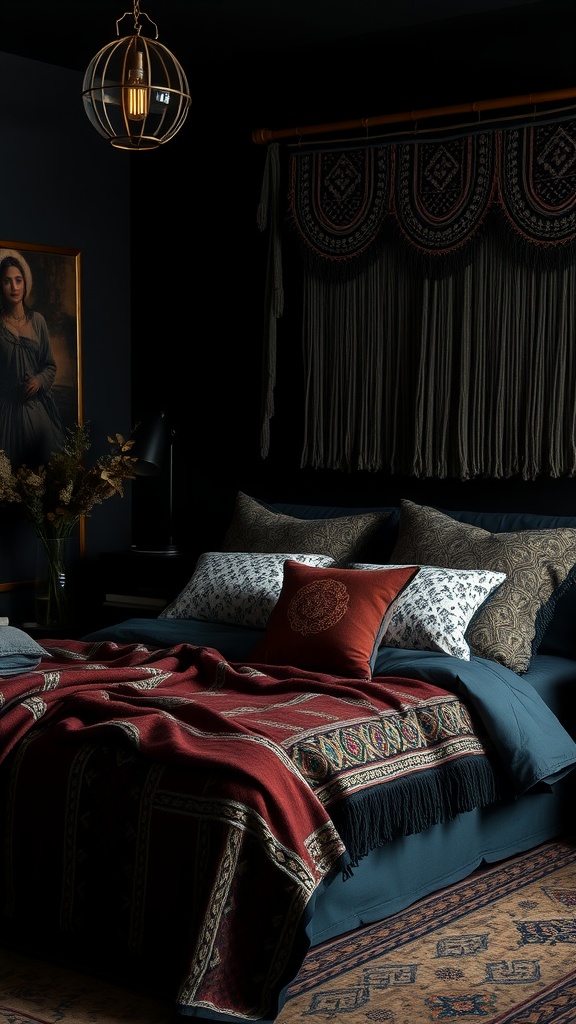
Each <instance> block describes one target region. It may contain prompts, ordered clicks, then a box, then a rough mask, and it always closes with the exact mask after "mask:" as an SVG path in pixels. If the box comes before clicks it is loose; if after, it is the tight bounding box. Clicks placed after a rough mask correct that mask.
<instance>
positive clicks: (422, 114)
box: [252, 88, 576, 145]
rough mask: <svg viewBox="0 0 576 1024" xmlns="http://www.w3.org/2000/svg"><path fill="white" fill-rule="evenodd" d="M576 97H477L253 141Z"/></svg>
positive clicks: (264, 133)
mask: <svg viewBox="0 0 576 1024" xmlns="http://www.w3.org/2000/svg"><path fill="white" fill-rule="evenodd" d="M575 98H576V88H573V89H556V90H553V91H551V92H534V93H529V94H528V95H526V96H505V97H502V98H501V99H496V100H478V101H476V102H474V103H456V104H454V105H453V106H451V107H429V108H428V109H425V110H407V111H405V112H404V113H401V114H382V115H381V116H380V117H361V118H357V119H356V120H354V121H334V122H332V123H331V124H330V123H329V124H309V125H305V126H304V128H278V129H277V130H274V131H270V130H269V129H267V128H256V129H255V130H254V131H253V132H252V141H253V142H255V143H256V144H257V145H261V144H262V143H266V142H275V141H276V140H277V139H298V138H301V137H302V136H304V135H328V134H330V133H331V132H346V131H352V130H353V129H355V128H372V127H374V126H376V125H381V124H399V123H401V122H406V121H426V120H429V119H430V118H433V117H450V116H451V115H452V114H474V113H480V112H481V111H483V110H502V109H503V108H506V107H524V106H529V105H531V104H536V103H554V102H556V100H569V99H575Z"/></svg>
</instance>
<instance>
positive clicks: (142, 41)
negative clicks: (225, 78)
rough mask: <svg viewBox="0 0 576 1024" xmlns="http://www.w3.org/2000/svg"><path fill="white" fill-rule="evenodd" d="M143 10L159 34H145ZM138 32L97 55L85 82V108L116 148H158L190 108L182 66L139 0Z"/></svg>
mask: <svg viewBox="0 0 576 1024" xmlns="http://www.w3.org/2000/svg"><path fill="white" fill-rule="evenodd" d="M141 14H142V16H143V17H145V18H147V19H148V21H149V22H150V24H151V25H153V26H154V30H155V36H154V39H150V38H148V37H147V36H143V35H142V26H141V24H140V17H141ZM133 15H134V33H133V34H132V35H129V36H123V37H122V38H120V30H119V25H120V22H121V21H123V20H124V18H126V17H130V12H129V11H126V13H125V14H123V15H122V17H121V18H119V19H118V21H117V22H116V35H117V36H118V39H116V40H114V41H113V42H111V43H108V45H107V46H104V47H103V48H102V49H101V50H100V51H99V52H98V53H97V54H96V56H95V57H93V58H92V60H91V61H90V64H89V65H88V67H87V69H86V73H85V75H84V81H83V83H82V99H83V101H84V109H85V111H86V113H87V115H88V117H89V119H90V121H91V123H92V124H93V125H94V127H95V129H96V131H98V132H100V135H103V136H104V138H106V139H108V141H109V142H110V144H111V145H112V146H115V147H116V149H129V150H140V149H156V148H157V147H158V146H161V145H162V143H164V142H168V140H169V139H171V138H172V137H173V136H174V135H175V134H176V132H177V131H179V130H180V128H181V127H182V125H183V124H184V121H185V120H186V116H187V114H188V110H189V107H190V103H191V99H190V90H189V88H188V82H187V80H186V75H185V74H184V71H183V70H182V67H181V66H180V64H179V63H178V61H177V60H176V58H175V57H174V55H173V54H172V53H170V50H168V49H167V48H166V47H165V46H162V44H161V43H159V42H157V39H158V27H157V25H156V23H155V22H153V21H152V19H151V18H149V17H148V15H147V14H145V12H144V11H142V12H141V11H140V3H139V0H134V12H133Z"/></svg>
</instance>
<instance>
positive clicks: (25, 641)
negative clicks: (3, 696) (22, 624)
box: [0, 626, 52, 678]
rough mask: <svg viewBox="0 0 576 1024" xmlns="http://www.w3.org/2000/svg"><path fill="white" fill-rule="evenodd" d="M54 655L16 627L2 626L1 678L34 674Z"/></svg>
mask: <svg viewBox="0 0 576 1024" xmlns="http://www.w3.org/2000/svg"><path fill="white" fill-rule="evenodd" d="M51 657H52V655H51V654H50V653H49V652H48V651H45V650H44V648H43V647H41V646H40V644H37V643H36V641H35V640H33V639H32V637H31V636H29V635H28V633H25V632H24V630H23V629H18V628H17V627H16V626H0V678H2V676H4V677H7V676H16V675H19V674H20V673H22V672H32V670H33V669H35V668H37V667H38V665H39V664H40V661H41V659H42V658H51Z"/></svg>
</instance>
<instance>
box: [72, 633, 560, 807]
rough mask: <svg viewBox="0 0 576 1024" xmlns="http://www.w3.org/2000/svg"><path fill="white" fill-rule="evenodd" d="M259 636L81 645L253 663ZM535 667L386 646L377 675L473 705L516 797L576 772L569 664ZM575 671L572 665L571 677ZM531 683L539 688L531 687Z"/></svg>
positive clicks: (133, 638)
mask: <svg viewBox="0 0 576 1024" xmlns="http://www.w3.org/2000/svg"><path fill="white" fill-rule="evenodd" d="M261 636H262V630H259V629H247V628H246V627H243V626H229V625H222V624H219V623H207V622H201V621H199V620H197V619H128V620H126V621H125V622H122V623H119V624H117V625H114V626H111V627H108V628H106V629H102V630H98V631H97V632H94V633H90V634H88V635H87V636H85V637H84V638H83V639H84V640H89V641H91V640H97V641H101V640H114V641H116V642H118V643H142V644H145V645H148V646H153V647H169V646H173V645H174V644H179V643H192V644H198V645H201V646H205V647H214V648H216V649H217V650H218V651H220V653H221V654H223V655H224V657H225V658H227V659H228V660H229V661H244V660H247V661H249V660H250V654H251V651H252V650H253V648H254V647H255V645H256V643H257V642H258V639H259V638H260V637H261ZM542 659H544V662H543V661H542ZM533 662H534V666H533V667H532V666H531V668H530V670H529V671H528V672H527V673H525V674H524V675H522V676H519V675H517V674H516V673H515V672H512V671H510V669H507V668H505V667H504V666H502V665H499V664H497V663H496V662H492V661H487V660H486V659H484V658H476V657H473V658H472V659H471V661H469V662H468V661H463V660H461V659H459V658H454V657H451V656H450V655H446V654H438V653H435V652H429V651H406V650H400V649H397V648H386V647H384V648H381V649H380V651H379V654H378V658H377V661H376V666H375V672H374V675H376V676H380V675H382V676H386V675H388V676H405V677H409V678H413V679H414V678H415V679H423V680H425V681H427V682H430V683H434V684H435V685H436V686H441V687H443V688H444V689H446V690H450V692H453V693H456V694H458V696H460V697H463V698H465V699H466V700H467V701H469V702H470V704H471V705H472V706H473V707H474V708H475V710H476V712H477V713H478V715H479V716H480V718H481V720H482V722H483V724H484V727H485V729H486V731H487V733H488V735H489V736H490V738H491V740H492V743H493V744H494V748H495V750H496V751H497V752H498V754H499V756H500V760H501V762H502V765H503V767H504V770H505V772H506V773H507V775H508V779H509V782H510V785H511V788H512V791H513V792H514V794H515V795H516V796H519V795H521V794H522V793H526V792H528V791H530V790H532V789H534V788H535V787H540V788H541V787H543V786H547V787H550V786H551V785H553V783H555V782H556V781H557V780H558V779H560V778H562V777H563V776H564V775H565V774H566V773H568V772H569V771H570V770H571V769H572V768H573V767H575V766H576V743H575V741H574V739H573V738H572V736H571V735H570V733H569V732H568V731H567V729H566V728H565V727H564V725H563V724H561V722H560V720H559V718H558V717H556V714H555V710H554V709H555V705H557V704H558V703H559V693H560V692H561V688H560V689H559V688H558V687H557V685H556V676H555V673H556V669H557V668H558V670H559V671H561V673H562V674H563V678H564V680H565V682H567V681H568V666H569V664H570V663H569V662H567V659H563V658H558V657H555V656H548V658H547V659H546V657H545V656H537V657H535V658H534V659H533ZM546 666H547V670H546ZM573 669H574V666H573V663H572V676H573V674H574V672H573ZM531 676H533V677H534V679H535V681H536V680H537V684H538V688H537V687H536V686H533V685H532V683H531ZM548 691H550V695H551V697H550V699H548ZM556 710H558V708H557V707H556Z"/></svg>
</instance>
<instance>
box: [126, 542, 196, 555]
mask: <svg viewBox="0 0 576 1024" xmlns="http://www.w3.org/2000/svg"><path fill="white" fill-rule="evenodd" d="M130 550H131V551H134V552H135V553H136V554H137V555H162V556H163V557H165V558H175V557H177V556H180V555H181V554H183V552H182V551H181V550H180V548H179V547H177V546H176V544H166V545H165V547H163V548H137V547H136V545H135V544H133V545H132V547H131V548H130Z"/></svg>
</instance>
